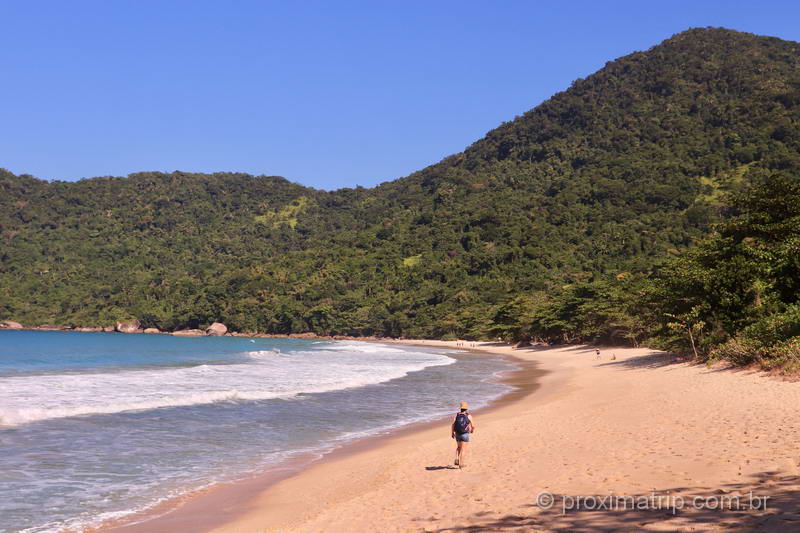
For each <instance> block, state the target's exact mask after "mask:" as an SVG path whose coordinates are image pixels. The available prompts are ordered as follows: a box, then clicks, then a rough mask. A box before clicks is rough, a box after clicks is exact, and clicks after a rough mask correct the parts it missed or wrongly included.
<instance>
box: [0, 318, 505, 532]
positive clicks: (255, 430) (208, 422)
mask: <svg viewBox="0 0 800 533" xmlns="http://www.w3.org/2000/svg"><path fill="white" fill-rule="evenodd" d="M513 368H514V365H513V364H512V363H510V362H508V361H505V360H502V359H500V358H498V357H495V356H491V355H484V354H473V353H469V352H458V351H453V350H446V349H436V348H432V347H416V346H404V345H397V344H380V343H372V342H355V341H322V340H309V339H249V338H241V337H201V338H180V337H173V336H170V335H124V334H111V333H75V332H51V331H0V449H1V450H2V454H0V532H19V531H24V532H31V533H33V532H43V531H48V532H49V531H54V532H56V531H63V530H66V529H70V530H78V531H79V530H81V529H84V528H89V527H94V526H97V525H98V524H102V523H104V522H107V521H110V520H119V519H123V518H124V517H126V516H128V515H131V514H133V513H136V512H139V511H141V510H145V509H148V508H150V507H152V506H154V505H157V504H159V503H161V502H163V501H165V500H168V499H170V498H175V497H179V496H181V495H184V494H187V493H190V492H192V491H196V490H201V489H203V488H206V487H208V486H210V485H213V484H215V483H219V482H223V481H233V480H237V479H245V478H247V477H249V476H252V475H255V474H258V473H263V472H265V471H268V470H270V469H277V468H280V467H281V465H285V464H286V463H287V462H288V461H290V460H297V459H298V458H304V459H305V460H307V461H311V460H313V458H314V457H319V456H321V455H322V454H324V453H326V452H329V451H330V450H332V449H334V448H336V447H338V446H341V445H342V444H344V443H347V442H348V441H351V440H353V439H357V438H359V437H365V436H369V435H377V434H382V433H386V432H389V431H390V430H392V429H395V428H398V427H401V426H404V425H407V424H411V423H414V422H420V421H425V420H431V419H434V418H437V417H440V416H442V415H446V414H448V413H452V412H455V410H456V407H457V405H458V402H459V401H461V400H466V401H469V402H470V403H471V404H472V405H473V406H474V407H480V406H481V405H485V404H487V403H488V402H489V401H491V400H492V399H494V398H497V397H498V396H500V395H502V394H504V393H505V392H507V391H508V390H510V387H508V386H507V385H504V384H502V383H499V382H498V381H497V379H496V378H497V376H498V374H499V373H502V372H505V371H509V370H511V369H513Z"/></svg>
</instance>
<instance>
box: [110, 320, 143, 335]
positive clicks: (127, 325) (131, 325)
mask: <svg viewBox="0 0 800 533" xmlns="http://www.w3.org/2000/svg"><path fill="white" fill-rule="evenodd" d="M141 327H142V323H141V322H139V320H138V319H136V318H134V319H133V320H127V321H125V322H117V325H116V330H117V331H119V332H120V333H138V332H139V330H140V328H141Z"/></svg>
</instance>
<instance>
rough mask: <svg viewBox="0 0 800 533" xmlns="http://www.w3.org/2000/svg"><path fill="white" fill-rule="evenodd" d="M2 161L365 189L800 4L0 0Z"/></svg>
mask: <svg viewBox="0 0 800 533" xmlns="http://www.w3.org/2000/svg"><path fill="white" fill-rule="evenodd" d="M0 20H2V30H0V74H1V76H2V78H1V79H2V81H0V102H2V103H1V104H0V121H1V122H0V167H4V168H7V169H9V170H11V171H12V172H15V173H18V174H21V173H27V174H32V175H34V176H37V177H40V178H45V179H62V180H74V179H79V178H82V177H91V176H104V175H115V176H118V175H126V174H128V173H131V172H136V171H140V170H161V171H172V170H185V171H194V172H214V171H242V172H248V173H252V174H269V175H280V176H285V177H286V178H288V179H290V180H292V181H296V182H299V183H302V184H304V185H310V186H313V187H318V188H325V189H333V188H338V187H345V186H355V185H364V186H371V185H375V184H377V183H380V182H382V181H386V180H390V179H394V178H397V177H401V176H404V175H407V174H409V173H411V172H413V171H415V170H419V169H421V168H423V167H425V166H426V165H429V164H431V163H435V162H436V161H439V160H440V159H442V158H443V157H445V156H447V155H449V154H452V153H455V152H459V151H461V150H462V149H464V148H465V147H466V146H467V145H469V144H470V143H472V142H474V141H475V140H477V139H479V138H481V137H482V136H483V135H484V134H485V133H486V132H487V131H488V130H490V129H492V128H494V127H496V126H497V125H498V124H500V123H501V122H502V121H507V120H511V119H513V118H514V117H515V116H516V115H519V114H522V113H523V112H525V111H526V110H528V109H530V108H532V107H535V106H536V105H537V104H539V103H540V102H542V101H543V100H545V99H547V98H548V97H549V96H551V95H552V94H553V93H555V92H558V91H560V90H563V89H565V88H567V87H569V85H570V83H571V82H572V81H573V80H575V79H576V78H580V77H585V76H587V75H588V74H591V73H592V72H594V71H596V70H598V69H599V68H601V67H602V66H603V65H604V64H605V63H606V62H607V61H610V60H612V59H615V58H617V57H620V56H622V55H625V54H628V53H630V52H633V51H635V50H644V49H647V48H649V47H651V46H653V45H655V44H657V43H659V42H660V41H662V40H663V39H666V38H668V37H669V36H670V35H672V34H675V33H678V32H680V31H682V30H685V29H687V28H690V27H697V26H725V27H728V28H733V29H737V30H742V31H749V32H753V33H758V34H764V35H773V36H777V37H781V38H783V39H790V40H795V41H800V23H798V21H800V2H796V1H785V2H777V1H775V2H769V1H760V2H754V1H735V0H729V1H703V0H693V1H691V2H685V1H673V0H669V1H663V2H649V1H645V0H637V1H613V0H606V1H597V0H593V1H575V0H573V1H565V0H562V1H556V2H547V1H533V0H531V1H527V2H513V1H500V2H488V1H485V0H484V1H482V2H471V1H464V0H460V1H453V2H449V1H435V2H431V1H426V2H381V1H365V2H348V1H346V0H339V1H335V2H334V1H328V2H311V1H303V2H297V1H294V2H292V1H285V2H268V1H255V2H246V1H222V0H219V1H217V2H205V1H197V0H195V1H187V2H178V1H166V0H164V1H141V0H137V1H125V0H103V1H97V2H90V1H81V0H70V1H63V0H58V1H51V2H47V1H30V2H27V1H14V0H0Z"/></svg>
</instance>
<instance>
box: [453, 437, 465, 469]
mask: <svg viewBox="0 0 800 533" xmlns="http://www.w3.org/2000/svg"><path fill="white" fill-rule="evenodd" d="M462 444H464V443H463V442H461V441H460V440H457V441H456V461H455V465H456V466H458V465H459V464H461V463H460V459H461V445H462Z"/></svg>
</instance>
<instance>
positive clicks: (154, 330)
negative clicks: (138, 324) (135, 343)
mask: <svg viewBox="0 0 800 533" xmlns="http://www.w3.org/2000/svg"><path fill="white" fill-rule="evenodd" d="M144 332H145V333H161V330H160V329H158V328H145V329H144Z"/></svg>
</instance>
